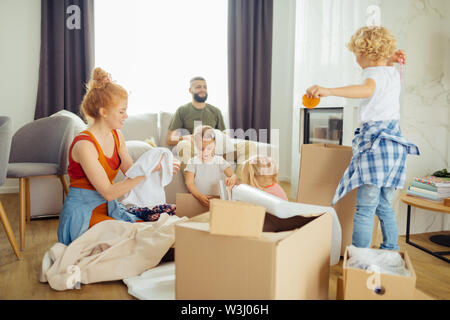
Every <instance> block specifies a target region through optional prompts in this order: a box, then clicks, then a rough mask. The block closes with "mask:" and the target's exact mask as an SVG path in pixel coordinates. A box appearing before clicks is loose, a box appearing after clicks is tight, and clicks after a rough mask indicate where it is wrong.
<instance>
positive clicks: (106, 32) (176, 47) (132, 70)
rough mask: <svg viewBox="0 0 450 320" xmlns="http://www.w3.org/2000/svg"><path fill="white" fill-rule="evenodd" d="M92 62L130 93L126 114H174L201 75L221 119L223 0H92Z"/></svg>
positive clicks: (224, 99) (224, 103)
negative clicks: (194, 81) (190, 82)
mask: <svg viewBox="0 0 450 320" xmlns="http://www.w3.org/2000/svg"><path fill="white" fill-rule="evenodd" d="M95 65H96V66H99V67H102V68H104V69H105V70H106V71H107V72H109V73H111V75H112V78H113V79H115V80H116V81H117V82H118V83H120V84H121V85H123V86H124V87H125V89H127V90H128V91H129V92H130V97H129V102H128V107H129V109H128V112H129V113H130V114H136V113H141V112H159V111H161V110H162V111H168V112H175V110H176V109H177V108H178V107H179V106H181V105H183V104H185V103H187V102H189V101H191V99H192V97H191V95H190V94H189V92H188V88H189V80H190V79H191V78H192V77H194V76H203V77H204V78H206V80H207V84H208V102H209V103H211V104H212V105H214V106H216V107H218V108H219V109H221V111H222V114H223V115H224V118H225V119H226V118H227V114H228V85H227V79H228V75H227V72H228V71H227V1H226V0H214V1H211V0H189V1H186V0H127V1H123V0H96V1H95Z"/></svg>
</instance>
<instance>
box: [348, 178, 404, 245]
mask: <svg viewBox="0 0 450 320" xmlns="http://www.w3.org/2000/svg"><path fill="white" fill-rule="evenodd" d="M394 191H395V188H386V187H381V188H379V187H376V186H373V185H362V186H360V187H359V189H358V193H357V195H356V213H355V215H354V217H353V234H352V243H353V245H354V246H355V247H358V248H369V247H370V243H371V242H372V229H373V215H374V213H375V214H376V215H377V217H378V219H379V220H380V225H381V232H382V234H383V243H382V244H381V246H380V249H387V250H399V246H398V228H397V220H396V218H395V211H394V209H393V208H392V198H393V196H394Z"/></svg>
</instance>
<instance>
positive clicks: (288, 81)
mask: <svg viewBox="0 0 450 320" xmlns="http://www.w3.org/2000/svg"><path fill="white" fill-rule="evenodd" d="M294 49H295V0H274V2H273V40H272V91H271V110H270V127H271V132H272V134H271V143H273V144H277V143H278V151H279V155H278V156H279V173H278V179H279V180H281V181H290V180H291V179H290V176H291V141H292V123H291V121H290V118H291V114H292V105H293V102H292V99H293V95H292V92H293V85H294ZM274 130H277V131H276V132H274Z"/></svg>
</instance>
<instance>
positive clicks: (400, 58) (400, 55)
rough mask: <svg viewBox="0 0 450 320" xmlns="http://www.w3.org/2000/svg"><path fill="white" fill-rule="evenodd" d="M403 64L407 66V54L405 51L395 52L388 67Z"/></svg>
mask: <svg viewBox="0 0 450 320" xmlns="http://www.w3.org/2000/svg"><path fill="white" fill-rule="evenodd" d="M400 62H401V63H403V64H406V54H405V52H404V51H403V50H397V51H395V53H394V55H393V56H392V57H390V58H389V60H388V65H389V66H392V65H394V63H400Z"/></svg>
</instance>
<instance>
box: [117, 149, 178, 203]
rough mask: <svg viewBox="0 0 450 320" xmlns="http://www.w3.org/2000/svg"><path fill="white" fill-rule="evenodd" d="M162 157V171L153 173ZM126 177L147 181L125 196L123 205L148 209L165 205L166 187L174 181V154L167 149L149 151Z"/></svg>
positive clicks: (129, 170)
mask: <svg viewBox="0 0 450 320" xmlns="http://www.w3.org/2000/svg"><path fill="white" fill-rule="evenodd" d="M161 157H162V161H161V166H162V168H161V170H158V171H156V172H153V173H152V171H153V169H155V167H156V166H157V165H158V163H159V161H160V160H161ZM125 175H126V176H127V177H128V178H135V177H138V176H145V177H146V179H145V180H144V181H143V182H141V183H139V184H138V185H137V186H135V187H134V188H133V189H132V190H131V191H130V192H128V193H127V194H126V195H125V198H124V199H123V200H122V203H123V204H132V205H135V206H138V207H148V208H153V207H154V206H157V205H160V204H164V203H165V202H166V194H165V192H164V187H165V186H166V185H168V184H169V183H170V182H171V181H172V177H173V154H172V152H171V151H170V150H169V149H167V148H154V149H152V150H148V151H147V152H145V153H144V154H143V155H142V156H140V157H139V159H138V160H137V161H136V162H135V164H134V165H133V166H132V167H131V168H130V169H128V171H127V172H126V174H125Z"/></svg>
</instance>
